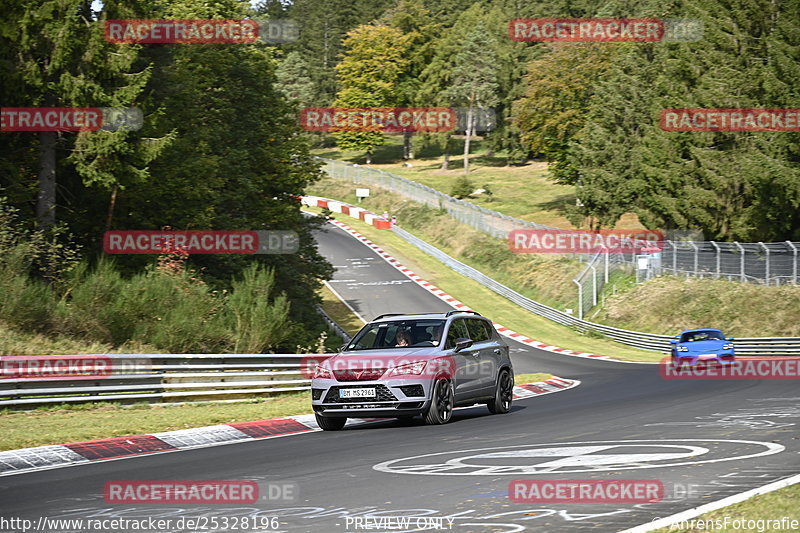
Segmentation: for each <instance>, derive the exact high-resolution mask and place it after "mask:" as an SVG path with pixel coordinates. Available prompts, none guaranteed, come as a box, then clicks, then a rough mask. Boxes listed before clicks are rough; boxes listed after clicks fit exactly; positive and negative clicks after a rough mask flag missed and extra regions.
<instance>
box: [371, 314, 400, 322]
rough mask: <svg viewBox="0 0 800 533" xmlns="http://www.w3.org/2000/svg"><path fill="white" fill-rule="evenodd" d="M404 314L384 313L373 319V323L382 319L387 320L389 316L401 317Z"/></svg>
mask: <svg viewBox="0 0 800 533" xmlns="http://www.w3.org/2000/svg"><path fill="white" fill-rule="evenodd" d="M403 314H404V313H384V314H382V315H378V316H376V317H375V318H373V319H372V322H375V321H376V320H380V319H381V318H386V317H387V316H400V315H403Z"/></svg>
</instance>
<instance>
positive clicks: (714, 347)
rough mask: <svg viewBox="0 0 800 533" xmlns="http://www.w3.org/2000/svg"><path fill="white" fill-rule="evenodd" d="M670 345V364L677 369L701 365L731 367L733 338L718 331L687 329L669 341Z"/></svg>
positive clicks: (732, 361)
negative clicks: (713, 364) (714, 364)
mask: <svg viewBox="0 0 800 533" xmlns="http://www.w3.org/2000/svg"><path fill="white" fill-rule="evenodd" d="M669 342H670V344H671V345H672V364H673V365H675V366H677V367H683V366H696V365H697V364H698V363H703V364H712V363H716V364H720V365H732V364H733V363H734V360H735V358H734V354H733V337H726V336H725V335H723V333H722V331H721V330H718V329H710V328H704V329H687V330H686V331H683V332H681V333H680V334H679V335H675V338H674V339H672V340H670V341H669Z"/></svg>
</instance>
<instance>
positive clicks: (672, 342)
mask: <svg viewBox="0 0 800 533" xmlns="http://www.w3.org/2000/svg"><path fill="white" fill-rule="evenodd" d="M669 343H670V344H678V339H670V340H669Z"/></svg>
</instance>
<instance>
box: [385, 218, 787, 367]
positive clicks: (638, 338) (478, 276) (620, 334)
mask: <svg viewBox="0 0 800 533" xmlns="http://www.w3.org/2000/svg"><path fill="white" fill-rule="evenodd" d="M392 231H393V232H394V233H395V234H396V235H397V236H399V237H400V238H402V239H403V240H405V241H406V242H408V243H409V244H411V245H413V246H415V247H417V248H419V249H420V250H422V251H423V252H425V253H427V254H428V255H430V256H432V257H435V258H436V259H438V260H439V261H441V262H442V263H444V264H445V265H447V266H448V267H450V268H451V269H453V270H455V271H456V272H458V273H459V274H462V275H464V276H466V277H468V278H470V279H473V280H475V281H477V282H478V283H480V284H481V285H483V286H484V287H486V288H487V289H490V290H492V291H494V292H496V293H497V294H499V295H501V296H503V297H505V298H507V299H509V300H510V301H512V302H514V303H515V304H517V305H518V306H520V307H522V308H523V309H527V310H528V311H530V312H532V313H536V314H537V315H539V316H542V317H544V318H547V319H549V320H552V321H553V322H557V323H559V324H562V325H564V326H568V327H571V328H574V329H576V330H578V331H580V332H582V333H585V332H588V331H594V332H596V333H600V334H602V335H605V336H606V337H608V338H610V339H612V340H615V341H617V342H620V343H622V344H626V345H628V346H633V347H635V348H641V349H643V350H653V351H659V352H668V351H669V349H670V348H669V340H670V339H671V338H672V337H670V336H669V335H656V334H653V333H643V332H641V331H631V330H628V329H620V328H615V327H612V326H606V325H604V324H597V323H595V322H589V321H588V320H582V319H580V318H577V317H575V316H573V315H570V314H567V313H563V312H561V311H559V310H557V309H554V308H552V307H549V306H546V305H544V304H541V303H539V302H537V301H535V300H531V299H530V298H527V297H525V296H523V295H521V294H520V293H518V292H516V291H514V290H512V289H510V288H508V287H506V286H505V285H503V284H502V283H500V282H498V281H495V280H493V279H492V278H490V277H489V276H487V275H486V274H483V273H482V272H480V271H478V270H476V269H474V268H472V267H471V266H469V265H465V264H464V263H462V262H461V261H459V260H457V259H454V258H452V257H450V256H449V255H447V254H446V253H444V252H443V251H441V250H439V249H438V248H436V247H435V246H432V245H430V244H428V243H427V242H425V241H423V240H422V239H420V238H418V237H416V236H414V235H412V234H411V233H409V232H407V231H406V230H404V229H401V228H399V227H397V226H395V227H393V228H392ZM676 333H677V332H676ZM734 345H735V348H736V353H737V354H739V355H766V356H776V355H784V356H785V355H797V356H800V337H776V338H767V337H750V338H744V337H741V338H737V339H736V340H735V341H734Z"/></svg>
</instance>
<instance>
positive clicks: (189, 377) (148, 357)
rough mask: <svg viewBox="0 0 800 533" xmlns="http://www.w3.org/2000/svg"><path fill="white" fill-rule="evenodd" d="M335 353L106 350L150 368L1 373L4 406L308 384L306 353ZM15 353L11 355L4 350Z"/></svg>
mask: <svg viewBox="0 0 800 533" xmlns="http://www.w3.org/2000/svg"><path fill="white" fill-rule="evenodd" d="M329 355H330V354H137V355H104V356H103V357H107V358H110V359H112V360H113V359H115V358H119V359H125V360H141V361H142V362H143V363H144V362H147V364H146V365H144V364H143V366H146V370H143V371H141V372H136V373H130V374H112V375H109V376H104V377H97V378H86V377H68V378H45V377H36V378H13V379H0V407H11V406H15V407H22V406H37V405H46V404H59V403H76V402H100V401H107V402H121V401H125V402H135V401H159V400H160V401H176V402H184V401H208V400H212V401H213V400H216V401H219V400H227V399H243V398H253V397H269V396H270V395H273V394H275V393H280V392H293V391H303V390H308V389H309V388H310V386H311V380H310V379H309V378H308V376H307V375H303V373H302V371H301V360H302V359H303V358H304V357H320V358H326V357H329ZM3 357H11V356H3Z"/></svg>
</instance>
